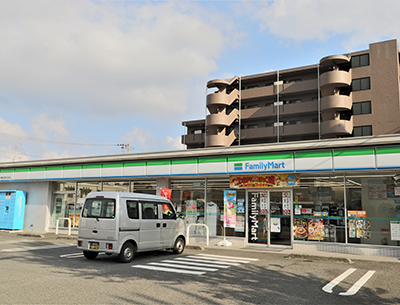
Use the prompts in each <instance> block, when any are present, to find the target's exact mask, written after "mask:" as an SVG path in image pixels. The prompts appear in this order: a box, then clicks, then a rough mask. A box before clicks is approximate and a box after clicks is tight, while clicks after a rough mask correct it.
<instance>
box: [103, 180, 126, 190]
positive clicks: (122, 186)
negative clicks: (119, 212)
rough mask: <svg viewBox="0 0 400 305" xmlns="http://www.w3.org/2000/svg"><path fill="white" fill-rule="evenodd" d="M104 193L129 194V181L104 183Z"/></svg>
mask: <svg viewBox="0 0 400 305" xmlns="http://www.w3.org/2000/svg"><path fill="white" fill-rule="evenodd" d="M103 191H104V192H129V181H107V182H103Z"/></svg>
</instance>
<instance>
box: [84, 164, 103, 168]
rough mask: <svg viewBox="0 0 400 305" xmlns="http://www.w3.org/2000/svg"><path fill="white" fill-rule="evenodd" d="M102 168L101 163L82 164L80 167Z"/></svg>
mask: <svg viewBox="0 0 400 305" xmlns="http://www.w3.org/2000/svg"><path fill="white" fill-rule="evenodd" d="M93 168H102V164H84V165H82V169H93Z"/></svg>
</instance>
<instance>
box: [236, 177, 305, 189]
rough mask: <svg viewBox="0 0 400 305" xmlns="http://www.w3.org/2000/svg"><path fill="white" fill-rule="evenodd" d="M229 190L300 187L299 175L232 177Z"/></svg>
mask: <svg viewBox="0 0 400 305" xmlns="http://www.w3.org/2000/svg"><path fill="white" fill-rule="evenodd" d="M229 180H230V181H229V182H230V188H280V187H282V188H283V187H286V188H287V187H294V186H299V185H300V174H275V175H232V176H230V177H229Z"/></svg>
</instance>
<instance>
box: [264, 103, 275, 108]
mask: <svg viewBox="0 0 400 305" xmlns="http://www.w3.org/2000/svg"><path fill="white" fill-rule="evenodd" d="M272 106H274V103H266V104H265V107H272Z"/></svg>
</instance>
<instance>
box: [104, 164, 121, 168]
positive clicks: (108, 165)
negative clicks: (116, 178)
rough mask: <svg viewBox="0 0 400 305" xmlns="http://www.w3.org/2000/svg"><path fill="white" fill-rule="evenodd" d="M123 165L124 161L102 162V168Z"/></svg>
mask: <svg viewBox="0 0 400 305" xmlns="http://www.w3.org/2000/svg"><path fill="white" fill-rule="evenodd" d="M113 167H124V163H104V164H103V168H113Z"/></svg>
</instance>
